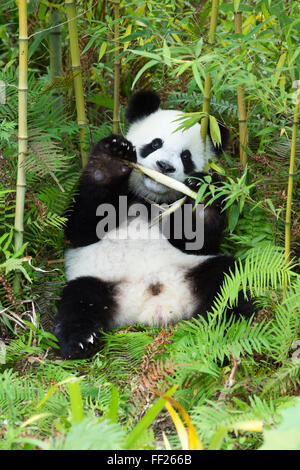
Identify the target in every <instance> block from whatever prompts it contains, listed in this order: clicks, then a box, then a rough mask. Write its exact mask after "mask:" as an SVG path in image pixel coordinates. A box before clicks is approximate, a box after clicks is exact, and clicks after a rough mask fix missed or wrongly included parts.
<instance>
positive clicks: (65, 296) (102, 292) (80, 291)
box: [54, 277, 116, 359]
mask: <svg viewBox="0 0 300 470" xmlns="http://www.w3.org/2000/svg"><path fill="white" fill-rule="evenodd" d="M114 289H115V286H114V284H113V283H109V282H103V281H101V280H100V279H96V278H94V277H79V278H77V279H74V280H73V281H70V282H68V283H67V285H66V286H65V288H64V290H63V293H62V299H61V301H60V304H59V307H58V314H57V315H56V317H55V328H54V335H55V336H56V337H57V339H58V343H59V347H60V354H61V356H62V357H63V358H64V359H82V358H86V357H90V356H92V355H93V354H94V353H96V352H97V350H98V349H99V342H100V333H99V329H102V330H106V329H108V328H109V327H110V325H111V321H112V318H113V315H114V314H115V309H116V306H115V301H114Z"/></svg>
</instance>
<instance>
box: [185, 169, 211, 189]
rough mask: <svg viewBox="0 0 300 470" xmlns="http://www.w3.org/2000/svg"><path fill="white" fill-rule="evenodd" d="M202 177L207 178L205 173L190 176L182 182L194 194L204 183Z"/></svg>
mask: <svg viewBox="0 0 300 470" xmlns="http://www.w3.org/2000/svg"><path fill="white" fill-rule="evenodd" d="M204 176H207V175H206V174H205V173H197V174H195V175H191V176H189V177H188V178H186V179H185V180H184V184H185V185H186V186H188V187H189V188H190V189H192V190H193V191H195V192H198V191H199V189H200V186H202V184H203V183H204V182H205V180H204Z"/></svg>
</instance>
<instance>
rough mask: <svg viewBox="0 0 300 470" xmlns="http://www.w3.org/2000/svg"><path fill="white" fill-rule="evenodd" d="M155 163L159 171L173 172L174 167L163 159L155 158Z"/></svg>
mask: <svg viewBox="0 0 300 470" xmlns="http://www.w3.org/2000/svg"><path fill="white" fill-rule="evenodd" d="M156 165H157V167H158V169H159V171H160V172H161V173H174V171H175V168H174V167H173V166H172V165H170V163H168V162H166V161H165V160H157V162H156Z"/></svg>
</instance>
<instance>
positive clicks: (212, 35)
mask: <svg viewBox="0 0 300 470" xmlns="http://www.w3.org/2000/svg"><path fill="white" fill-rule="evenodd" d="M218 6H219V0H212V7H211V17H210V26H209V33H208V42H209V44H210V46H212V45H213V44H214V42H215V39H216V29H217V19H218ZM210 91H211V74H210V73H209V72H208V73H207V74H206V75H205V82H204V97H203V107H202V111H203V112H205V113H207V114H209V110H210ZM208 120H209V117H208V116H207V117H204V118H203V119H202V120H201V131H200V132H201V137H202V141H203V143H204V146H206V136H207V130H208Z"/></svg>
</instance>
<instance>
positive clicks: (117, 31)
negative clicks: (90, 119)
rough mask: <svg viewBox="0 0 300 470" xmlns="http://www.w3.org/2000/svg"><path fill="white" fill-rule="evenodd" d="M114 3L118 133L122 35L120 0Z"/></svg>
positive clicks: (116, 126) (116, 127)
mask: <svg viewBox="0 0 300 470" xmlns="http://www.w3.org/2000/svg"><path fill="white" fill-rule="evenodd" d="M113 3H114V19H115V30H114V42H115V52H114V112H113V132H114V134H118V132H119V98H120V61H119V59H118V55H119V52H120V51H119V46H120V42H119V36H120V23H119V20H120V0H113Z"/></svg>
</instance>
